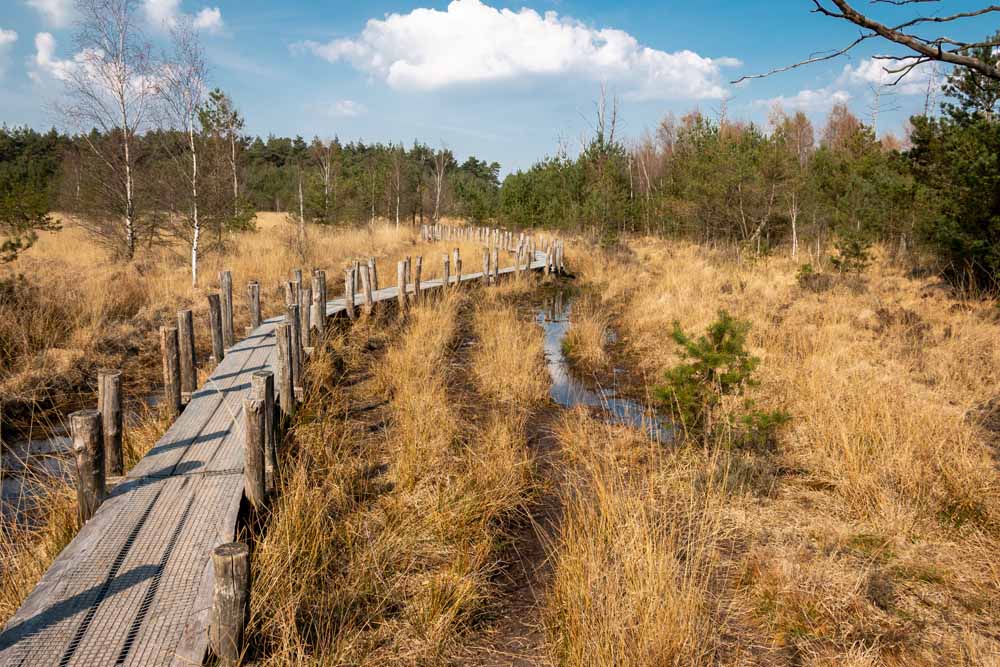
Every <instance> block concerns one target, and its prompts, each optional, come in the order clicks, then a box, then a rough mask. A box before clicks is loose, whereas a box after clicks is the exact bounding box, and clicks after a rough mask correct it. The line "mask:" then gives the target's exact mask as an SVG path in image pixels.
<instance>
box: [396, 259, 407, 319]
mask: <svg viewBox="0 0 1000 667" xmlns="http://www.w3.org/2000/svg"><path fill="white" fill-rule="evenodd" d="M396 289H397V290H398V292H399V293H398V294H397V295H396V300H397V301H398V302H399V314H400V315H402V314H403V313H405V312H406V260H405V259H401V260H400V261H398V262H397V263H396Z"/></svg>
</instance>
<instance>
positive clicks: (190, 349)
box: [105, 310, 198, 430]
mask: <svg viewBox="0 0 1000 667" xmlns="http://www.w3.org/2000/svg"><path fill="white" fill-rule="evenodd" d="M177 349H178V351H179V353H180V363H181V400H182V401H184V402H185V403H186V402H188V401H190V400H191V395H192V394H193V393H194V392H196V391H198V366H197V364H196V362H195V358H194V317H193V316H192V315H191V311H190V310H182V311H179V312H178V313H177ZM105 430H107V426H106V425H105Z"/></svg>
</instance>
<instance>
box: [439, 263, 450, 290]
mask: <svg viewBox="0 0 1000 667" xmlns="http://www.w3.org/2000/svg"><path fill="white" fill-rule="evenodd" d="M443 267H444V268H443V271H444V273H442V274H441V276H442V277H441V294H442V295H444V294H445V292H447V291H448V287H449V286H450V283H451V258H450V257H448V253H445V254H444V261H443Z"/></svg>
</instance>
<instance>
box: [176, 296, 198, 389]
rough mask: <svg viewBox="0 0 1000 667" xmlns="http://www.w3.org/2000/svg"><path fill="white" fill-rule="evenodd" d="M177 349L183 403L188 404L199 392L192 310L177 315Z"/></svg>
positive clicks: (182, 311)
mask: <svg viewBox="0 0 1000 667" xmlns="http://www.w3.org/2000/svg"><path fill="white" fill-rule="evenodd" d="M177 349H178V352H179V354H180V364H181V401H183V402H184V403H187V402H188V401H190V400H191V395H192V394H194V392H196V391H198V366H197V364H196V362H195V357H194V316H192V314H191V311H190V310H181V311H179V312H178V313H177Z"/></svg>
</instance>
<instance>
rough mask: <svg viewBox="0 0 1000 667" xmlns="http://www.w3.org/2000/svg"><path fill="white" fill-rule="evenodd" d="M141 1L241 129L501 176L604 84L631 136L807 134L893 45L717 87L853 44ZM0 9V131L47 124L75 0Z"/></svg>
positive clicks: (517, 19) (903, 101) (662, 7)
mask: <svg viewBox="0 0 1000 667" xmlns="http://www.w3.org/2000/svg"><path fill="white" fill-rule="evenodd" d="M137 2H138V3H139V6H140V19H141V24H142V26H143V29H144V32H145V34H146V35H147V36H148V37H149V38H150V39H151V40H152V41H154V43H157V44H159V45H161V46H162V45H163V43H164V39H165V35H166V30H165V28H164V26H165V25H167V24H169V23H170V22H171V21H175V20H176V19H177V17H179V16H180V15H181V14H187V15H190V16H191V17H193V18H194V19H195V21H196V23H197V24H198V25H199V26H200V27H201V31H202V36H203V42H204V45H205V49H206V53H207V56H208V61H209V64H210V67H211V81H210V83H211V85H213V86H219V87H221V88H223V89H224V90H226V91H227V92H229V93H230V94H231V95H232V97H233V98H234V99H235V100H236V102H237V104H238V106H239V108H240V109H241V111H242V112H243V114H244V115H245V117H246V119H247V130H248V131H249V132H251V133H255V134H261V135H266V134H268V133H274V134H284V135H294V134H301V135H303V136H305V137H307V138H308V137H311V136H313V135H319V136H321V137H330V136H333V135H334V134H336V135H339V136H340V137H341V138H342V139H344V140H351V139H364V140H380V141H395V142H398V141H403V142H406V143H411V142H412V141H413V140H414V139H420V140H422V141H425V142H427V143H430V144H432V145H441V144H444V145H446V146H448V147H449V148H451V149H452V150H453V151H454V152H455V153H456V154H457V155H458V156H459V157H460V158H463V157H465V156H467V155H469V154H475V155H477V156H479V157H481V158H485V159H489V160H498V161H500V162H501V164H502V165H503V169H504V171H505V172H507V171H510V170H513V169H517V168H524V167H527V166H530V164H531V163H532V162H533V161H535V160H536V159H538V158H540V157H543V156H545V155H548V154H552V153H553V152H555V151H556V150H557V149H558V147H559V146H560V145H564V146H566V147H567V148H568V149H569V150H570V151H571V152H572V151H575V149H576V148H577V147H578V145H579V142H580V138H581V136H583V134H584V133H586V132H587V129H588V126H589V124H590V123H591V121H592V118H593V109H594V101H595V100H596V99H597V97H598V95H599V92H600V87H601V85H602V84H604V85H605V86H606V87H607V90H608V92H609V94H612V95H615V96H617V97H618V98H619V99H620V132H621V133H622V135H623V136H625V137H628V138H635V137H639V136H640V135H642V133H643V132H644V131H646V130H647V129H653V128H655V126H656V124H657V123H658V122H659V120H660V119H661V118H662V117H663V116H664V115H665V114H667V113H669V112H673V113H675V114H677V115H680V114H683V113H685V112H687V111H690V110H692V109H700V110H701V111H703V112H705V113H707V114H713V115H714V114H718V113H720V112H721V110H722V109H723V108H724V109H725V111H726V113H727V114H728V115H729V116H730V117H733V118H741V119H746V120H752V121H756V122H758V123H765V122H766V118H767V114H768V110H769V108H770V107H771V106H772V105H773V104H774V102H776V101H779V102H781V103H782V105H783V107H784V108H785V109H787V110H795V109H799V108H800V109H802V110H803V111H805V112H806V113H808V114H809V115H810V116H811V117H812V118H813V119H814V121H815V122H816V123H817V125H818V124H820V123H821V122H822V119H823V117H824V116H825V114H826V112H827V111H828V110H829V107H830V105H831V104H833V103H834V102H836V101H845V102H847V103H848V105H849V106H850V107H851V108H852V109H853V110H854V111H855V113H857V114H858V115H859V116H861V117H863V118H868V117H870V114H871V107H872V100H873V93H872V90H873V86H877V84H878V83H879V82H880V81H881V80H882V79H884V77H885V75H884V74H883V73H882V72H881V70H880V65H878V63H876V62H875V61H871V60H870V56H872V55H874V54H876V53H886V52H889V53H899V51H894V50H893V49H891V48H890V47H887V46H886V45H884V44H881V45H879V44H872V46H871V47H868V48H864V49H859V50H858V51H857V52H856V53H855V54H853V55H852V57H851V58H840V59H838V60H835V61H832V62H827V63H821V64H817V65H812V66H809V67H806V68H802V69H798V70H795V71H793V72H789V73H785V74H781V75H777V76H774V77H771V78H768V79H764V80H757V81H753V82H751V83H749V84H745V85H741V86H733V85H730V84H729V81H730V80H731V79H735V78H737V77H738V76H739V75H742V74H752V73H759V72H762V71H766V70H768V69H770V68H772V67H776V66H780V65H785V64H789V63H792V62H795V61H798V60H800V59H802V58H804V57H806V56H808V55H809V54H810V53H812V52H814V51H817V50H820V49H828V48H831V47H837V46H842V45H844V44H845V43H847V42H848V41H850V40H851V39H852V38H853V36H854V35H855V34H856V30H854V29H852V28H851V27H850V26H848V25H846V24H842V23H839V22H837V21H834V20H833V19H829V18H825V17H822V16H819V15H816V14H813V13H811V12H810V8H811V7H812V2H811V1H810V0H772V1H770V2H767V1H763V0H687V1H685V2H675V1H672V0H671V1H669V2H657V3H650V2H648V0H647V1H644V2H637V1H634V0H619V1H618V2H596V1H593V0H586V1H585V0H555V1H548V2H546V1H542V2H533V1H528V2H513V1H501V0H456V1H455V2H452V3H448V2H428V1H426V0H423V1H420V2H365V3H360V2H356V1H355V2H338V1H333V0H306V1H298V2H295V1H291V0H285V1H283V2H265V1H264V0H137ZM0 3H2V7H0V122H5V123H7V124H8V125H19V124H29V125H32V126H35V127H39V128H44V127H48V126H50V125H53V124H57V118H56V117H55V116H54V115H53V114H52V113H51V111H50V109H51V108H52V102H53V101H54V100H56V99H57V98H58V96H59V92H60V89H61V86H62V84H61V82H60V80H59V76H60V72H61V71H62V70H61V68H65V67H69V66H72V58H73V56H74V50H75V49H74V41H73V32H74V30H73V25H72V23H73V10H72V4H73V2H72V0H0ZM858 3H859V5H858V6H859V7H861V6H862V5H863V7H864V8H865V9H869V8H870V7H871V5H870V4H869V3H868V2H862V0H858ZM977 4H978V5H979V6H981V4H982V3H976V2H967V1H965V0H944V2H942V3H940V5H939V4H937V3H929V4H927V5H919V6H918V8H919V9H921V10H923V11H927V12H928V13H930V12H934V11H938V12H940V11H945V12H947V13H950V12H953V11H960V10H962V9H966V8H969V7H972V6H977ZM894 11H896V12H898V11H899V10H893V9H892V8H879V15H880V16H883V17H886V18H888V17H891V16H892V15H893V14H892V12H894ZM904 11H907V12H910V11H912V10H910V9H909V8H906V9H905V10H904ZM897 15H899V14H897ZM994 28H995V24H993V22H992V21H991V20H990V19H988V18H986V19H983V18H979V19H973V20H970V21H968V22H966V23H964V24H961V25H953V26H951V27H949V30H948V32H949V34H950V35H951V36H954V37H957V38H978V37H981V36H983V35H985V34H986V33H989V32H992V30H993V29H994ZM929 76H931V72H930V71H929V70H928V69H926V68H925V69H924V70H923V71H917V72H915V74H914V75H913V77H912V78H911V79H910V81H909V82H908V83H907V84H906V85H902V86H897V87H894V88H890V89H887V90H886V92H885V93H883V95H882V98H881V112H880V114H879V121H878V125H879V130H880V133H884V132H887V131H891V132H894V133H897V134H899V133H900V131H901V127H902V124H903V121H904V120H905V118H907V117H908V116H909V115H910V114H912V113H915V112H917V111H920V110H922V109H923V107H924V103H925V92H926V89H927V85H926V84H927V79H928V77H929Z"/></svg>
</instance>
